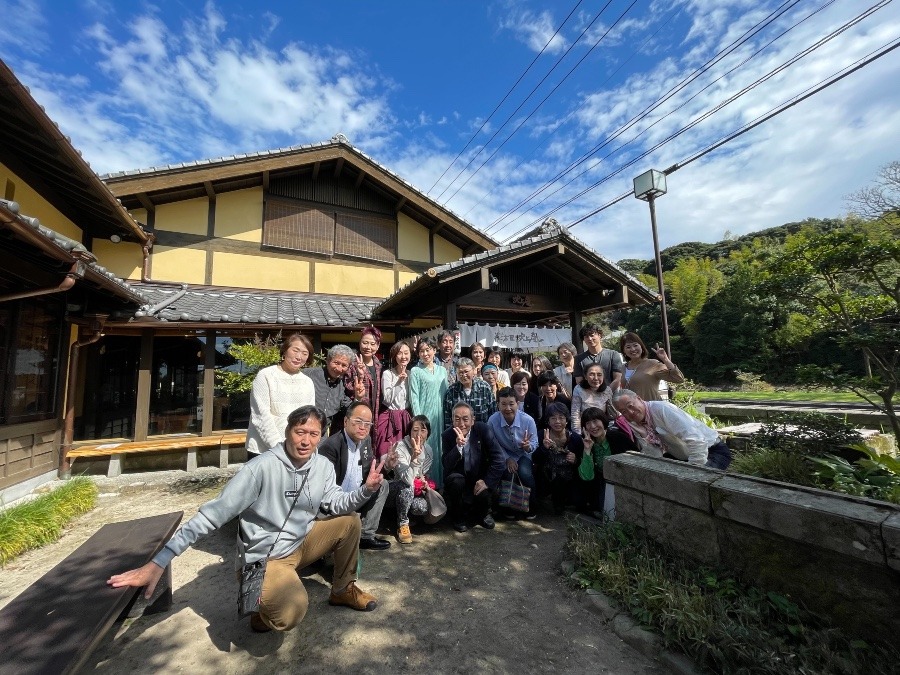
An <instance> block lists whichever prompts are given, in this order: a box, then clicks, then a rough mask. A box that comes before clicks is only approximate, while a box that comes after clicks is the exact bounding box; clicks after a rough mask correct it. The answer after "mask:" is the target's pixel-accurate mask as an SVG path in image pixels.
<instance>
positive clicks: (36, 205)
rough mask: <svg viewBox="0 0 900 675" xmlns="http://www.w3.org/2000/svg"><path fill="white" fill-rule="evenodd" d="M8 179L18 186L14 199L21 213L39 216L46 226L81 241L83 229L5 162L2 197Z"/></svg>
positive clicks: (0, 172) (0, 180) (1, 170)
mask: <svg viewBox="0 0 900 675" xmlns="http://www.w3.org/2000/svg"><path fill="white" fill-rule="evenodd" d="M7 180H9V181H12V183H13V185H15V187H16V190H15V194H14V195H13V200H14V201H16V202H18V203H19V207H20V213H21V214H22V215H23V216H30V217H32V218H37V219H38V220H40V221H41V225H43V226H44V227H49V228H50V229H51V230H53V231H54V232H59V233H60V234H62V235H65V236H66V237H69V239H74V240H75V241H79V242H80V241H81V229H80V228H79V227H78V226H77V225H76V224H75V223H73V222H72V221H71V220H69V219H68V218H66V217H65V216H64V215H63V214H62V213H60V212H59V211H57V210H56V207H54V206H53V205H52V204H50V202H48V201H47V200H46V199H44V198H43V197H41V195H40V194H38V192H37V191H36V190H34V189H33V188H32V187H31V186H30V185H28V183H26V182H25V181H24V180H22V179H21V178H19V176H18V175H17V174H15V173H13V172H12V171H11V170H10V169H8V168H7V167H6V166H4V165H3V164H0V197H5V195H6V181H7Z"/></svg>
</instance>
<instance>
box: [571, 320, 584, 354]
mask: <svg viewBox="0 0 900 675" xmlns="http://www.w3.org/2000/svg"><path fill="white" fill-rule="evenodd" d="M569 325H570V326H572V344H573V345H575V351H576V352H580V351H581V350H583V349H584V345H583V344H581V335H580V333H581V312H569Z"/></svg>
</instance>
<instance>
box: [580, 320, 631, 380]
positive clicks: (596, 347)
mask: <svg viewBox="0 0 900 675" xmlns="http://www.w3.org/2000/svg"><path fill="white" fill-rule="evenodd" d="M579 335H581V341H582V342H584V344H585V345H586V346H587V350H586V351H583V352H581V353H580V354H578V355H577V356H576V357H575V369H574V370H573V371H572V376H573V377H574V378H575V384H578V383H580V382H581V381H582V380H583V379H584V369H585V368H587V367H588V366H589V365H590V364H592V363H599V364H600V367H601V368H603V380H604V382H606V383H607V384H608V385H609V386H610V387H612V390H613V391H615V390H616V389H618V388H619V385H620V383H621V380H622V373H624V372H625V362H624V361H623V360H622V355H621V354H620V353H619V352H617V351H616V350H614V349H604V348H603V330H602V329H601V328H600V326H598V325H596V324H593V323H589V324H585V326H584V327H583V328H582V329H581V332H580V333H579Z"/></svg>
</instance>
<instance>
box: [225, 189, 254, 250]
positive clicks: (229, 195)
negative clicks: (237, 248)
mask: <svg viewBox="0 0 900 675" xmlns="http://www.w3.org/2000/svg"><path fill="white" fill-rule="evenodd" d="M262 219H263V189H262V188H261V187H258V188H250V189H248V190H235V191H234V192H223V193H222V194H219V195H216V236H217V237H222V238H224V239H236V240H238V241H252V242H255V243H257V244H258V243H260V242H261V241H262Z"/></svg>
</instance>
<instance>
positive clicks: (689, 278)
mask: <svg viewBox="0 0 900 675" xmlns="http://www.w3.org/2000/svg"><path fill="white" fill-rule="evenodd" d="M664 278H665V282H666V288H667V289H668V290H669V292H670V293H671V294H672V305H673V306H674V307H675V309H677V310H678V312H679V313H680V314H681V323H682V324H684V328H685V332H686V333H687V334H688V335H692V334H693V332H694V325H695V321H696V319H697V315H698V314H699V313H700V310H701V309H703V305H704V304H706V301H707V300H709V298H710V297H712V296H713V295H715V294H716V293H717V292H718V291H719V289H720V288H721V287H722V284H723V283H724V280H725V275H723V274H722V272H720V271H719V270H718V269H717V268H716V266H715V264H714V263H713V261H712V260H710V259H709V258H703V259H701V260H698V259H697V258H682V259H681V260H679V261H678V262H677V263H676V265H675V269H674V270H672V271H671V272H666V273H665V275H664Z"/></svg>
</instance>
